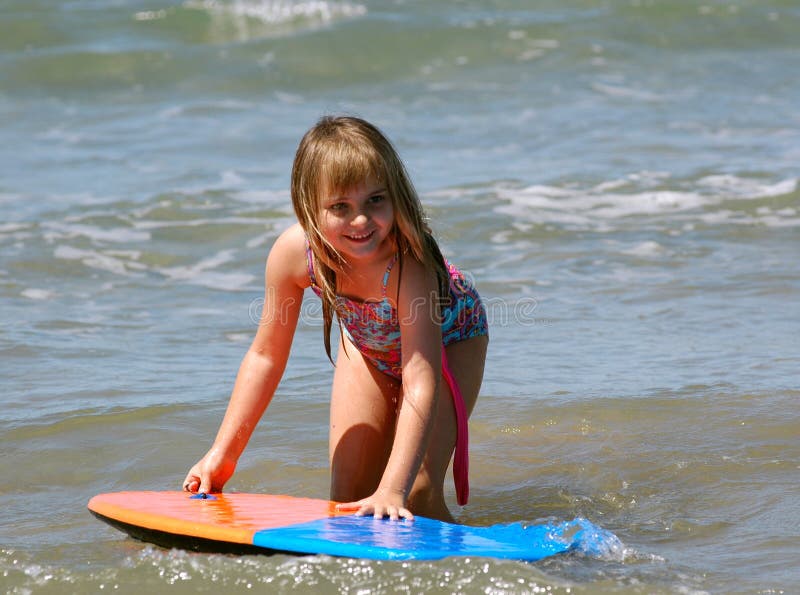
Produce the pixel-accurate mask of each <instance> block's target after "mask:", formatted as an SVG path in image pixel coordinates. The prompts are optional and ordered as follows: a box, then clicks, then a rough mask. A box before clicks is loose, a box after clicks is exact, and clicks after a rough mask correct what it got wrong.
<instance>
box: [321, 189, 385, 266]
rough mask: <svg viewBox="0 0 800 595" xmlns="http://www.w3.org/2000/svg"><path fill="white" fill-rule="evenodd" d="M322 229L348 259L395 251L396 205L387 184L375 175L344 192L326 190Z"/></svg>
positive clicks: (371, 256)
mask: <svg viewBox="0 0 800 595" xmlns="http://www.w3.org/2000/svg"><path fill="white" fill-rule="evenodd" d="M321 207H322V210H321V215H320V230H321V231H322V234H323V235H324V236H325V239H326V240H327V241H328V242H330V244H331V245H332V246H333V247H334V248H335V249H336V250H337V251H338V252H339V254H341V255H342V256H343V257H344V258H345V260H347V261H350V262H353V261H366V260H371V259H375V258H380V259H382V258H385V257H388V255H389V254H391V253H392V252H394V238H392V237H391V235H392V226H393V224H394V207H393V206H392V200H391V199H390V198H389V195H388V194H387V190H386V187H385V186H384V185H383V184H381V183H379V182H377V181H376V180H374V179H372V178H367V179H366V180H364V181H363V182H362V183H361V184H358V185H357V186H354V187H353V188H350V189H349V190H347V191H343V192H325V193H323V198H322V205H321Z"/></svg>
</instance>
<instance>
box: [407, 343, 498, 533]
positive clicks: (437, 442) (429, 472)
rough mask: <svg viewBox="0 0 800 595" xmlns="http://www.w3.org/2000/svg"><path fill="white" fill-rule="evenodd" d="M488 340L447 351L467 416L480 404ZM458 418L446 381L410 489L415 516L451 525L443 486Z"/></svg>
mask: <svg viewBox="0 0 800 595" xmlns="http://www.w3.org/2000/svg"><path fill="white" fill-rule="evenodd" d="M488 344H489V338H488V337H485V336H483V337H473V338H471V339H467V340H465V341H459V342H458V343H452V344H450V345H448V346H447V347H446V348H445V350H446V353H447V362H448V365H449V367H450V371H451V372H452V373H453V376H454V377H455V380H456V382H457V383H458V387H459V388H460V389H461V394H462V396H463V398H464V406H465V408H466V411H467V416H469V415H470V414H471V413H472V410H473V408H474V407H475V402H476V401H477V400H478V391H479V390H480V388H481V382H482V380H483V365H484V362H485V361H486V348H487V346H488ZM456 434H457V431H456V414H455V409H454V408H453V396H452V395H451V394H450V389H449V388H448V386H447V383H446V382H445V381H444V378H442V380H441V381H440V383H439V403H438V412H437V415H436V422H435V424H434V427H433V433H432V435H431V439H430V443H429V444H428V452H427V453H426V455H425V459H424V461H423V463H422V468H421V469H420V471H419V473H418V474H417V479H416V481H415V482H414V486H413V487H412V489H411V495H410V497H409V509H410V510H411V512H413V513H414V514H419V515H421V516H427V517H430V518H435V519H439V520H443V521H448V522H452V521H453V516H452V515H451V514H450V510H449V509H448V508H447V504H446V503H445V500H444V482H445V479H446V478H447V469H448V466H449V465H450V459H451V458H452V457H453V450H454V449H455V445H456Z"/></svg>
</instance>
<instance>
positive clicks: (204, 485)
mask: <svg viewBox="0 0 800 595" xmlns="http://www.w3.org/2000/svg"><path fill="white" fill-rule="evenodd" d="M197 492H198V493H199V494H210V493H211V482H210V481H209V480H208V477H202V478H200V487H198V488H197Z"/></svg>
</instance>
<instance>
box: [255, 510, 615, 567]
mask: <svg viewBox="0 0 800 595" xmlns="http://www.w3.org/2000/svg"><path fill="white" fill-rule="evenodd" d="M617 544H619V540H618V539H617V538H616V537H615V536H614V535H613V534H612V533H609V532H608V531H605V530H604V529H601V528H600V527H597V526H596V525H593V524H592V523H590V522H589V521H587V520H585V519H575V520H574V521H569V522H566V523H559V524H544V525H531V526H526V525H525V524H523V523H511V524H503V525H492V526H490V527H469V526H466V525H454V524H450V523H443V522H440V521H434V520H431V519H426V518H423V517H416V518H415V519H414V521H390V520H387V519H380V520H379V519H374V518H372V517H357V516H346V517H335V518H326V519H320V520H317V521H311V522H308V523H301V524H297V525H291V526H288V527H280V528H275V529H265V530H263V531H257V532H256V533H255V535H254V536H253V545H256V546H259V547H264V548H267V549H273V550H280V551H287V552H298V553H318V554H328V555H331V556H347V557H353V558H370V559H373V560H436V559H439V558H445V557H448V556H472V557H491V558H507V559H514V560H528V561H534V560H540V559H542V558H545V557H547V556H552V555H553V554H559V553H563V552H567V551H571V550H578V551H582V552H584V553H586V554H589V555H604V554H606V553H607V552H608V551H610V550H613V549H614V548H615V547H617ZM620 545H621V544H620Z"/></svg>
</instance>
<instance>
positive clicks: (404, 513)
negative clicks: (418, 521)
mask: <svg viewBox="0 0 800 595" xmlns="http://www.w3.org/2000/svg"><path fill="white" fill-rule="evenodd" d="M400 516H401V517H403V518H404V519H406V520H407V521H413V520H414V515H413V514H411V511H410V510H408V509H407V508H401V509H400Z"/></svg>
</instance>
